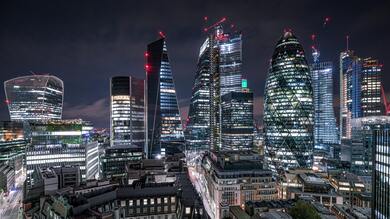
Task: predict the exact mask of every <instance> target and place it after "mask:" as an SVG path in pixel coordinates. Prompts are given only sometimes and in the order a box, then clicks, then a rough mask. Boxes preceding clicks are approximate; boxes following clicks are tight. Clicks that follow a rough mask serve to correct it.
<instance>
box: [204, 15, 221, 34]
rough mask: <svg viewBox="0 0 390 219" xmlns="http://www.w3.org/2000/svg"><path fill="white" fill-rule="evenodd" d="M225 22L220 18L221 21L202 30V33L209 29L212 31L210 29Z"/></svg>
mask: <svg viewBox="0 0 390 219" xmlns="http://www.w3.org/2000/svg"><path fill="white" fill-rule="evenodd" d="M205 18H207V17H205ZM205 21H207V19H205ZM225 21H226V17H223V18H221V20H219V21H217V22H216V23H214V24H212V25H211V26H208V27H205V28H204V29H203V31H204V32H208V31H209V30H210V29H212V28H214V27H216V26H218V25H220V24H222V23H223V22H225Z"/></svg>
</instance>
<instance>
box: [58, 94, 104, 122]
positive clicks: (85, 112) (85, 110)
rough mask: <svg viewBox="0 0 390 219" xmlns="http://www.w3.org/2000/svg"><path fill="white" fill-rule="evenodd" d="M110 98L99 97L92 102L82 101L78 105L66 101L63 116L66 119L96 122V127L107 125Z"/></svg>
mask: <svg viewBox="0 0 390 219" xmlns="http://www.w3.org/2000/svg"><path fill="white" fill-rule="evenodd" d="M109 107H110V106H109V101H108V98H102V99H98V100H96V101H94V102H92V103H81V104H78V105H71V104H69V103H64V112H63V115H62V117H63V118H64V119H77V118H82V119H84V120H88V121H92V122H94V126H95V127H107V124H106V123H105V122H106V119H104V118H109V116H110V111H109Z"/></svg>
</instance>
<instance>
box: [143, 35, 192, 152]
mask: <svg viewBox="0 0 390 219" xmlns="http://www.w3.org/2000/svg"><path fill="white" fill-rule="evenodd" d="M145 56H146V65H145V69H146V86H147V94H146V95H147V107H146V108H147V109H146V110H147V123H146V124H147V128H146V129H147V145H148V146H147V154H148V157H149V158H154V157H160V156H165V154H166V153H167V152H168V151H167V150H169V149H171V148H172V149H173V150H175V149H177V148H180V147H183V146H184V145H183V144H184V134H183V127H182V124H181V118H180V112H179V106H178V104H177V97H176V90H175V84H174V80H173V75H172V71H171V65H170V64H169V59H168V50H167V45H166V40H165V38H161V39H159V40H157V41H154V42H152V43H150V44H149V45H148V48H147V52H146V54H145Z"/></svg>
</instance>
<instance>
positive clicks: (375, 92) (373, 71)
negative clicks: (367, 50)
mask: <svg viewBox="0 0 390 219" xmlns="http://www.w3.org/2000/svg"><path fill="white" fill-rule="evenodd" d="M381 87H382V65H381V64H379V61H378V60H376V59H372V58H367V59H364V60H363V67H362V81H361V98H362V100H361V108H362V114H363V117H365V116H379V115H384V105H383V103H382V96H381Z"/></svg>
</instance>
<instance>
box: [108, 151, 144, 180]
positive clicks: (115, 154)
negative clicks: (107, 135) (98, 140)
mask: <svg viewBox="0 0 390 219" xmlns="http://www.w3.org/2000/svg"><path fill="white" fill-rule="evenodd" d="M143 158H144V149H143V148H142V147H139V146H136V145H116V146H113V147H108V148H106V149H105V150H104V154H103V157H102V171H103V177H104V178H105V179H110V180H113V181H114V180H115V181H121V180H124V179H125V178H126V171H125V168H126V165H127V164H128V163H129V162H132V161H137V160H142V159H143Z"/></svg>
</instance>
